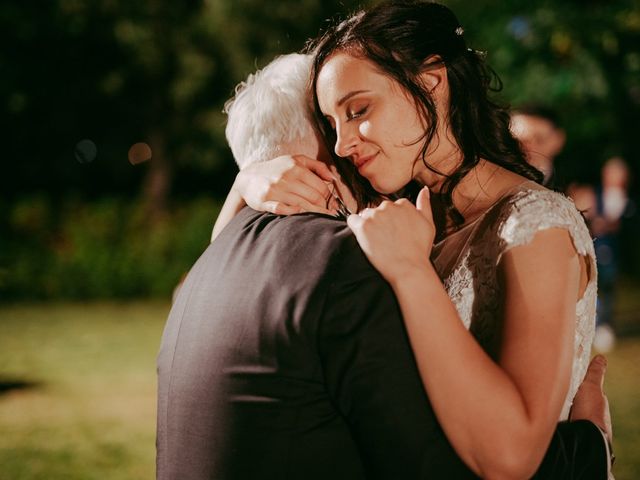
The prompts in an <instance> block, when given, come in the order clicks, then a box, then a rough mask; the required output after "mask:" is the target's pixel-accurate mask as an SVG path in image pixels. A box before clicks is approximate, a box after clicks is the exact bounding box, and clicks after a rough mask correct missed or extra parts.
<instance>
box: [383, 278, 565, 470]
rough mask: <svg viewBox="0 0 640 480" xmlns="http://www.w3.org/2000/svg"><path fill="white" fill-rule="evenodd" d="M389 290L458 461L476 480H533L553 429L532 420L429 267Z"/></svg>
mask: <svg viewBox="0 0 640 480" xmlns="http://www.w3.org/2000/svg"><path fill="white" fill-rule="evenodd" d="M392 287H393V289H394V291H395V293H396V295H397V298H398V301H399V303H400V306H401V309H402V313H403V317H404V320H405V323H406V326H407V330H408V333H409V337H410V339H411V344H412V348H413V350H414V353H415V356H416V361H417V364H418V367H419V371H420V375H421V378H422V381H423V383H424V386H425V388H426V390H427V393H428V395H429V398H430V400H431V402H432V405H433V408H434V411H435V412H436V415H437V416H438V420H439V422H440V424H441V425H442V427H443V429H444V431H445V433H446V434H447V437H448V438H449V440H450V442H451V444H452V445H453V446H454V448H455V449H456V451H457V452H458V454H459V455H460V456H461V458H462V459H463V460H464V461H465V462H466V463H467V464H468V465H469V467H470V468H472V469H473V470H474V471H475V472H476V473H478V474H479V475H481V476H483V477H501V476H504V477H509V476H520V475H522V474H523V473H524V475H527V474H529V475H530V474H533V472H534V471H535V469H536V467H537V465H538V463H539V461H540V460H541V459H542V457H543V455H544V452H545V450H546V447H547V444H548V442H549V438H550V436H551V432H552V429H553V424H550V423H549V422H537V419H536V418H532V416H531V412H529V411H528V408H527V405H526V402H525V401H524V398H523V396H522V394H521V392H520V391H519V390H518V388H517V386H516V384H515V383H514V382H513V381H512V380H511V378H510V377H509V376H508V375H507V373H506V372H505V371H504V370H503V369H502V368H501V367H500V366H499V365H497V364H496V363H494V362H493V361H492V360H491V358H490V357H489V356H488V355H487V354H486V352H484V351H483V350H482V348H481V347H480V346H479V344H478V343H477V342H476V340H475V339H474V338H473V337H472V336H471V335H470V333H469V332H468V331H467V330H466V328H465V327H464V325H463V324H462V322H461V320H460V319H459V316H458V313H457V311H456V309H455V307H454V305H453V303H452V302H451V299H450V298H449V296H448V294H447V292H446V291H445V289H444V287H443V286H442V284H441V282H440V280H439V278H438V276H437V274H436V272H435V271H434V270H433V268H432V267H430V266H429V267H428V268H422V269H420V270H418V269H416V270H415V271H414V272H412V273H411V274H409V275H404V276H402V277H401V279H400V280H399V281H396V282H393V283H392ZM554 423H555V419H554ZM541 424H542V425H548V426H547V428H540V425H541ZM525 452H526V453H525Z"/></svg>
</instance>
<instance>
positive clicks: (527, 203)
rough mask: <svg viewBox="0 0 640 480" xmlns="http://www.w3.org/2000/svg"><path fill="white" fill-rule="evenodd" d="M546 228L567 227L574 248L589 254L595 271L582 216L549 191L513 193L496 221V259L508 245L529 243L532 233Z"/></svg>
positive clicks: (561, 198)
mask: <svg viewBox="0 0 640 480" xmlns="http://www.w3.org/2000/svg"><path fill="white" fill-rule="evenodd" d="M549 228H563V229H565V230H567V231H568V232H569V234H570V235H571V240H572V241H573V246H574V248H575V249H576V251H577V252H578V253H579V254H580V255H584V256H587V257H589V259H590V263H592V265H591V266H592V267H593V269H592V272H595V253H594V248H593V240H592V239H591V235H590V234H589V230H588V229H587V226H586V224H585V222H584V219H583V218H582V215H581V214H580V212H579V211H578V210H577V209H576V207H575V205H574V204H573V202H572V201H571V200H570V199H568V198H567V197H565V196H564V195H562V194H560V193H556V192H553V191H550V190H527V191H522V192H519V193H518V194H516V195H514V197H513V199H512V200H511V201H510V202H509V204H508V206H507V208H505V209H504V216H503V218H502V221H501V222H500V223H499V230H498V238H499V243H500V248H499V254H498V256H497V262H499V261H500V257H501V256H502V254H504V253H505V252H507V251H508V250H510V249H511V248H513V247H517V246H518V245H525V244H527V243H529V242H531V241H532V240H533V237H534V236H535V235H536V233H538V232H539V231H541V230H546V229H549Z"/></svg>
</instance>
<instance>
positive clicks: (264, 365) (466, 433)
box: [157, 0, 612, 480]
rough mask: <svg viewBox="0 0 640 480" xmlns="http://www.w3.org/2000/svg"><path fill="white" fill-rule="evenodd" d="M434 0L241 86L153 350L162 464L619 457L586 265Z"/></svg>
mask: <svg viewBox="0 0 640 480" xmlns="http://www.w3.org/2000/svg"><path fill="white" fill-rule="evenodd" d="M493 75H494V74H493V72H492V70H491V69H490V68H489V67H488V66H487V65H486V64H485V60H484V57H483V55H482V54H480V53H479V52H477V51H475V50H472V49H469V48H468V47H467V45H466V41H465V38H464V30H463V28H462V26H461V25H460V24H459V22H458V20H457V19H456V17H455V15H454V14H453V13H452V12H451V11H450V10H449V9H448V8H446V7H444V6H442V5H438V4H435V3H430V2H424V1H419V0H413V1H410V0H405V1H389V2H384V3H381V4H379V5H378V6H376V7H373V8H371V9H368V10H365V11H360V12H358V13H356V14H354V15H352V16H351V17H349V18H348V19H347V20H345V21H344V22H342V23H340V24H338V25H335V26H334V27H331V28H329V29H328V30H327V31H326V32H324V34H322V35H321V36H320V37H319V38H318V39H317V40H315V41H314V42H313V43H312V44H310V46H309V47H308V52H307V53H306V54H291V55H285V56H282V57H279V58H277V59H276V60H274V61H273V62H272V63H271V64H270V65H269V66H267V67H266V68H265V69H263V70H262V71H259V72H256V74H254V75H251V76H250V77H249V78H248V79H247V81H246V82H244V83H242V84H241V85H239V87H238V88H237V90H236V95H235V97H234V98H233V99H232V100H230V101H229V102H228V104H227V107H226V110H227V113H228V125H227V131H226V133H227V140H228V142H229V145H230V147H231V149H232V151H233V154H234V157H235V159H236V161H237V162H238V164H239V165H240V167H241V171H240V173H239V174H238V177H237V179H236V182H235V184H234V186H233V188H232V190H231V192H230V194H229V196H228V198H227V200H226V202H225V205H224V206H223V209H222V211H221V213H220V215H219V217H218V219H217V221H216V225H215V227H214V232H213V241H212V243H211V245H209V247H208V248H207V249H206V250H205V252H204V253H203V254H202V256H201V257H200V259H199V260H198V261H197V262H196V264H195V265H194V266H193V268H192V269H191V271H190V272H189V274H188V276H187V278H186V279H185V281H184V283H183V284H182V286H181V287H180V289H179V292H178V294H177V296H176V298H175V301H174V304H173V307H172V310H171V313H170V315H169V319H168V321H167V325H166V327H165V331H164V334H163V338H162V343H161V347H160V353H159V356H158V431H157V478H158V479H159V480H169V479H172V480H190V479H193V480H196V479H197V480H204V479H304V480H306V479H345V480H346V479H353V480H357V479H408V480H411V479H416V480H417V479H422V478H434V479H465V478H478V477H480V478H495V479H521V478H522V479H524V478H531V477H534V478H541V479H545V478H554V479H555V478H557V479H571V478H593V479H606V478H607V477H611V459H612V454H611V450H610V442H611V425H610V419H609V416H608V405H607V401H606V397H605V396H604V394H603V393H602V390H601V388H602V380H603V375H604V370H605V360H604V359H603V358H602V357H596V358H595V359H594V360H593V361H592V362H591V364H590V363H589V360H590V346H591V341H592V338H593V333H594V327H595V325H594V324H595V298H596V269H595V257H594V251H593V243H592V240H591V238H590V236H589V233H588V231H587V228H586V226H585V224H584V221H583V219H582V217H581V215H580V213H579V212H578V211H577V210H576V208H575V206H574V205H573V203H572V202H571V201H570V200H568V199H567V198H566V197H564V196H562V195H561V194H559V193H556V192H553V191H550V190H547V189H546V188H544V187H543V186H541V185H540V182H541V180H542V174H541V173H540V172H539V171H537V170H535V169H534V168H533V167H531V166H530V165H529V164H527V163H526V161H525V159H524V157H523V154H522V152H521V150H520V145H519V143H518V142H517V140H515V139H514V137H513V136H512V134H511V132H510V130H509V111H508V110H507V109H506V108H504V107H502V106H500V105H498V104H496V103H494V102H493V101H492V100H491V99H490V98H489V93H490V92H489V90H490V85H491V82H492V80H493Z"/></svg>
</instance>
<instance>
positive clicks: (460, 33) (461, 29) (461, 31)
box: [455, 27, 464, 37]
mask: <svg viewBox="0 0 640 480" xmlns="http://www.w3.org/2000/svg"><path fill="white" fill-rule="evenodd" d="M455 33H456V35H458V36H459V37H461V36H462V34H463V33H464V28H462V27H458V28H456V29H455Z"/></svg>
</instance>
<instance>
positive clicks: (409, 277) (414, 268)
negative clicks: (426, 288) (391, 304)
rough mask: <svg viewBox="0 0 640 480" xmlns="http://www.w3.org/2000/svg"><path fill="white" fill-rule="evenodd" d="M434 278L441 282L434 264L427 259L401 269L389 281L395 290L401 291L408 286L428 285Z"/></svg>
mask: <svg viewBox="0 0 640 480" xmlns="http://www.w3.org/2000/svg"><path fill="white" fill-rule="evenodd" d="M434 277H435V279H436V280H438V282H440V279H439V277H438V274H437V273H436V271H435V268H434V267H433V264H432V263H431V261H429V260H428V259H427V260H425V261H422V262H416V263H411V264H410V265H407V266H406V267H404V268H399V269H398V270H397V272H396V273H395V275H394V276H393V277H392V278H390V279H389V283H390V284H391V287H392V288H393V289H394V290H400V289H403V288H405V287H406V286H412V285H415V284H420V285H422V284H425V283H428V282H429V281H430V280H434Z"/></svg>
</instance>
